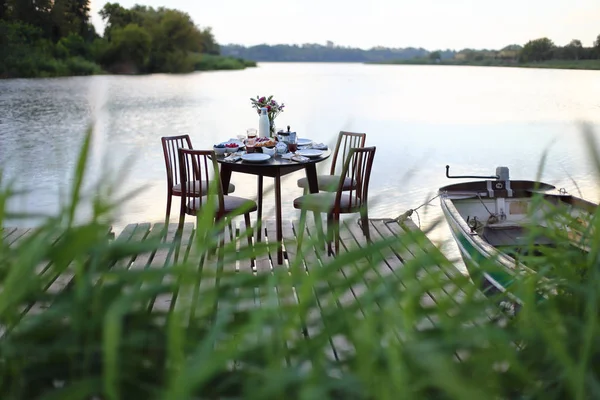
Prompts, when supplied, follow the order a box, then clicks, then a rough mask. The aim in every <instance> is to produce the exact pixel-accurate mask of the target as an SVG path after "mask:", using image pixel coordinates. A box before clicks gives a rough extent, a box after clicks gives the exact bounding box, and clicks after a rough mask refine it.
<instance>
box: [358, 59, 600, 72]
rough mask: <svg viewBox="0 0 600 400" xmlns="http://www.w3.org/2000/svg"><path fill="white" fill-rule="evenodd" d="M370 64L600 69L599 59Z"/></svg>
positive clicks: (402, 61) (425, 61) (383, 63)
mask: <svg viewBox="0 0 600 400" xmlns="http://www.w3.org/2000/svg"><path fill="white" fill-rule="evenodd" d="M365 64H370V65H431V66H451V67H508V68H533V69H569V70H580V71H598V70H600V60H579V61H576V60H575V61H574V60H548V61H537V62H528V63H519V62H503V61H498V62H493V61H489V60H488V61H483V62H468V61H454V60H439V61H437V62H435V61H430V60H393V61H378V62H366V63H365Z"/></svg>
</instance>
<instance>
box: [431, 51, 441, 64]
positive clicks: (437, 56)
mask: <svg viewBox="0 0 600 400" xmlns="http://www.w3.org/2000/svg"><path fill="white" fill-rule="evenodd" d="M429 59H430V60H431V61H435V62H437V61H439V60H441V59H442V53H441V52H440V51H439V50H437V51H432V52H431V53H429Z"/></svg>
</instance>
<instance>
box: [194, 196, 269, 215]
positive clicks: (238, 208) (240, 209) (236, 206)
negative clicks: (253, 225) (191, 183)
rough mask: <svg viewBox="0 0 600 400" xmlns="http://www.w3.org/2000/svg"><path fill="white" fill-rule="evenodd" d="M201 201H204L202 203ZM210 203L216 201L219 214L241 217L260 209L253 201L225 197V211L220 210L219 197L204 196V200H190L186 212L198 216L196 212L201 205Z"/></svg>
mask: <svg viewBox="0 0 600 400" xmlns="http://www.w3.org/2000/svg"><path fill="white" fill-rule="evenodd" d="M200 200H202V203H200ZM208 201H214V202H215V203H216V205H217V213H218V214H233V215H241V214H244V213H249V212H252V211H256V210H257V209H258V207H257V206H256V202H255V201H253V200H249V199H245V198H243V197H236V196H223V204H224V206H225V209H224V210H220V209H219V197H218V196H202V199H199V198H196V199H193V200H190V201H189V202H188V204H187V207H186V208H187V209H186V212H187V213H188V214H191V215H196V211H198V210H199V209H200V207H201V204H206V203H207V202H208Z"/></svg>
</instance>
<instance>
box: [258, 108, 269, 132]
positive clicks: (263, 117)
mask: <svg viewBox="0 0 600 400" xmlns="http://www.w3.org/2000/svg"><path fill="white" fill-rule="evenodd" d="M258 136H259V137H269V136H271V124H270V123H269V116H268V115H267V108H266V107H263V108H261V109H260V117H258Z"/></svg>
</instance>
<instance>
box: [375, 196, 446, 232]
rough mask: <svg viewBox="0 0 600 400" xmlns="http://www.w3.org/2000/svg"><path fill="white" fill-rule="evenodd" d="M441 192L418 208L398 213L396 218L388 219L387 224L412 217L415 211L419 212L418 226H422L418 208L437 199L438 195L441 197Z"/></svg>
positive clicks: (400, 221)
mask: <svg viewBox="0 0 600 400" xmlns="http://www.w3.org/2000/svg"><path fill="white" fill-rule="evenodd" d="M440 195H441V194H438V195H437V196H434V197H432V198H431V199H429V200H427V201H426V202H425V203H423V204H421V205H420V206H418V207H416V208H411V209H409V210H408V211H406V212H405V213H402V214H400V215H398V216H397V217H396V218H394V219H392V220H389V221H386V224H389V223H391V222H397V223H399V224H400V223H402V222H404V221H406V220H407V219H408V218H409V217H411V216H412V215H413V213H415V214H417V220H418V225H417V226H418V227H419V228H420V227H421V216H420V215H419V213H418V212H417V210H418V209H419V208H421V207H424V206H426V205H428V204H429V203H431V202H432V201H433V200H435V199H437V198H438V197H440Z"/></svg>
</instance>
